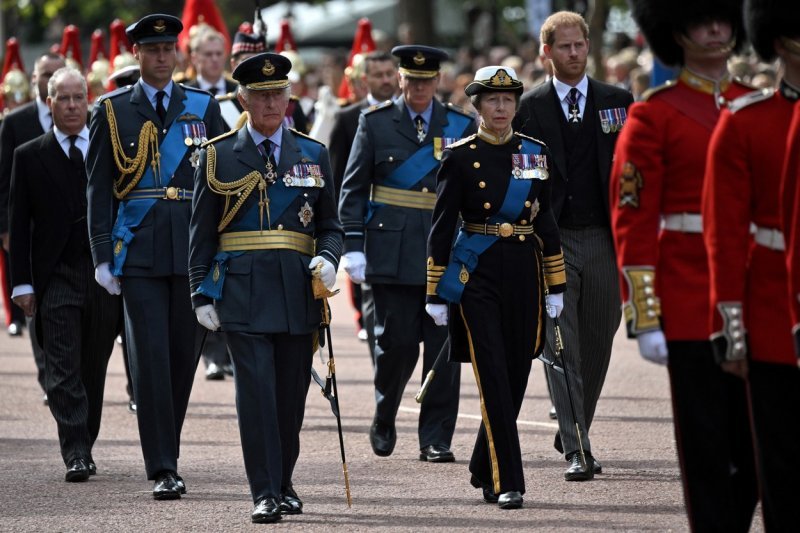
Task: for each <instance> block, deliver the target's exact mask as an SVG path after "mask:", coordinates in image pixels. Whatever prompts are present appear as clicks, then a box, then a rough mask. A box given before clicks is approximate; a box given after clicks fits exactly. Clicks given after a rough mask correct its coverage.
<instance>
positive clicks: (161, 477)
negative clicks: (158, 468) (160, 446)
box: [153, 471, 181, 500]
mask: <svg viewBox="0 0 800 533" xmlns="http://www.w3.org/2000/svg"><path fill="white" fill-rule="evenodd" d="M180 497H181V487H180V485H179V484H178V479H177V478H176V477H175V472H170V471H165V472H161V473H160V474H158V475H157V476H156V481H155V484H154V485H153V498H154V499H156V500H177V499H179V498H180Z"/></svg>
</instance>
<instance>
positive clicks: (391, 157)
mask: <svg viewBox="0 0 800 533" xmlns="http://www.w3.org/2000/svg"><path fill="white" fill-rule="evenodd" d="M392 161H394V156H391V155H390V156H389V163H391V162H392Z"/></svg>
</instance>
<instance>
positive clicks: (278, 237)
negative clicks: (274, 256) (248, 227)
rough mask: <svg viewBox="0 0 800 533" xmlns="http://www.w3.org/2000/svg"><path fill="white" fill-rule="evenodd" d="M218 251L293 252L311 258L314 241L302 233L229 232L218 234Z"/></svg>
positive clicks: (280, 231) (284, 231) (272, 231)
mask: <svg viewBox="0 0 800 533" xmlns="http://www.w3.org/2000/svg"><path fill="white" fill-rule="evenodd" d="M219 249H220V251H223V252H249V251H254V250H294V251H296V252H300V253H301V254H305V255H312V256H313V255H314V239H313V238H312V237H310V236H309V235H306V234H304V233H299V232H297V231H287V230H265V231H231V232H228V233H221V234H220V236H219Z"/></svg>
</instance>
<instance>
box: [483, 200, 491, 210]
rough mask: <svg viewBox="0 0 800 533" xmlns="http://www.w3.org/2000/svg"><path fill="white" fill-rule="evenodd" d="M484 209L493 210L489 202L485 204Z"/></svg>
mask: <svg viewBox="0 0 800 533" xmlns="http://www.w3.org/2000/svg"><path fill="white" fill-rule="evenodd" d="M483 208H484V209H491V208H492V204H490V203H489V202H486V203H485V204H483Z"/></svg>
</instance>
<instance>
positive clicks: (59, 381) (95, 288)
mask: <svg viewBox="0 0 800 533" xmlns="http://www.w3.org/2000/svg"><path fill="white" fill-rule="evenodd" d="M41 298H42V299H41V302H40V305H39V311H38V313H39V319H40V320H41V327H42V331H41V336H42V345H43V351H44V354H45V391H46V392H47V398H48V405H49V407H50V412H51V413H52V414H53V418H55V420H56V424H57V426H58V439H59V443H60V446H61V455H62V457H63V459H64V463H65V464H69V462H70V461H72V460H73V459H77V458H85V459H90V460H91V459H92V446H93V445H94V442H95V440H97V435H98V433H99V432H100V416H101V413H102V410H103V389H104V387H105V381H106V369H107V367H108V358H109V357H110V356H111V351H112V350H113V348H114V339H115V337H116V336H117V333H119V326H120V316H121V312H122V303H121V300H120V298H119V297H117V296H111V295H110V294H108V292H106V290H105V289H103V288H102V287H101V286H100V285H98V284H97V283H96V282H95V281H94V267H93V266H92V260H91V257H90V256H89V254H88V252H87V253H86V254H85V257H80V258H79V259H78V260H76V261H75V264H74V265H68V264H64V263H59V264H58V265H56V267H55V270H54V271H53V274H52V277H51V278H50V283H49V284H48V286H47V288H46V290H45V292H44V294H43V295H42V297H41Z"/></svg>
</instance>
